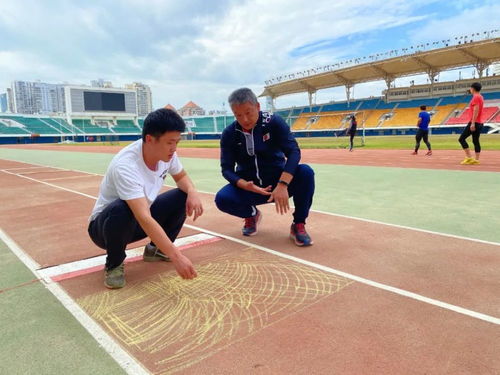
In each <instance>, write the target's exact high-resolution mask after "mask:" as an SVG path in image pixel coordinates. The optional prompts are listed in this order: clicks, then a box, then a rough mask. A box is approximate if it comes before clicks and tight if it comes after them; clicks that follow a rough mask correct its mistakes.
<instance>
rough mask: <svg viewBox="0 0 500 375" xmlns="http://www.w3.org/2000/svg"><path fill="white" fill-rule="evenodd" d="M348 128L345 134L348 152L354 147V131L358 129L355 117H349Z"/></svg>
mask: <svg viewBox="0 0 500 375" xmlns="http://www.w3.org/2000/svg"><path fill="white" fill-rule="evenodd" d="M350 120H351V121H350V122H351V124H350V126H349V129H347V134H349V151H352V149H353V147H354V142H353V140H354V136H355V135H356V129H357V128H358V122H357V121H356V116H354V115H351V118H350Z"/></svg>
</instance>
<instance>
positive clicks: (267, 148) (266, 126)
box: [221, 111, 300, 187]
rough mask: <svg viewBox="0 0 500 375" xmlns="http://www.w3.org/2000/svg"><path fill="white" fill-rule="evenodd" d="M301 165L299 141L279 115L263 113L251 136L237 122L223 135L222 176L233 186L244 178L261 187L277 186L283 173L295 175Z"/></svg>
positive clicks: (225, 130)
mask: <svg viewBox="0 0 500 375" xmlns="http://www.w3.org/2000/svg"><path fill="white" fill-rule="evenodd" d="M285 157H286V159H285ZM299 161H300V149H299V146H298V144H297V141H296V140H295V137H294V136H293V134H292V133H291V131H290V127H289V126H288V125H287V123H286V122H285V121H284V120H283V119H282V118H281V117H279V116H277V115H273V114H270V113H268V112H262V111H261V112H260V113H259V119H258V121H257V124H256V126H255V127H254V128H253V129H252V131H251V133H245V132H244V131H243V129H242V128H241V126H240V125H239V124H238V122H237V121H234V122H233V123H232V124H231V125H229V126H228V127H227V128H226V129H224V131H223V132H222V137H221V168H222V175H223V176H224V178H225V179H226V180H228V181H229V183H231V184H232V185H236V182H237V181H238V180H239V179H240V178H243V179H244V180H247V181H253V182H254V184H256V185H259V186H261V187H266V186H268V185H273V186H274V185H276V183H277V182H278V179H279V177H280V175H281V173H282V172H283V171H285V172H288V173H290V174H292V175H294V174H295V171H296V169H297V165H298V164H299Z"/></svg>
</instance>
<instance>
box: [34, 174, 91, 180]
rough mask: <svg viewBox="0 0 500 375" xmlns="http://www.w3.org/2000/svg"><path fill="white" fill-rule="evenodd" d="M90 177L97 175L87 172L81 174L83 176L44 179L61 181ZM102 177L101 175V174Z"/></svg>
mask: <svg viewBox="0 0 500 375" xmlns="http://www.w3.org/2000/svg"><path fill="white" fill-rule="evenodd" d="M90 177H95V176H94V175H91V174H87V175H81V176H69V177H54V178H44V179H43V181H60V180H71V179H75V178H90ZM99 177H101V176H99Z"/></svg>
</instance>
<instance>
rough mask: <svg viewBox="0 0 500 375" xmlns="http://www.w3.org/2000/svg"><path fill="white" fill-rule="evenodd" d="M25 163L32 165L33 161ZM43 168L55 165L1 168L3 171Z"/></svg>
mask: <svg viewBox="0 0 500 375" xmlns="http://www.w3.org/2000/svg"><path fill="white" fill-rule="evenodd" d="M3 160H9V161H17V160H11V159H3ZM19 163H24V162H19ZM26 164H32V165H34V164H33V163H26ZM43 168H55V167H50V166H47V165H41V164H39V165H36V166H34V167H16V168H3V169H2V170H3V171H18V170H20V169H21V170H24V169H43Z"/></svg>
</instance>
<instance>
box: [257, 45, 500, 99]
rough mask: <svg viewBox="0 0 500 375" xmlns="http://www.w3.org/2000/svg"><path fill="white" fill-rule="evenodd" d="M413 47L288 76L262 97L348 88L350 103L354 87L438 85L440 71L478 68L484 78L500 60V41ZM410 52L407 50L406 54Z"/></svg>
mask: <svg viewBox="0 0 500 375" xmlns="http://www.w3.org/2000/svg"><path fill="white" fill-rule="evenodd" d="M436 43H437V42H436ZM427 45H428V44H427ZM413 48H414V47H411V49H412V50H414V51H415V52H414V53H410V54H403V55H399V56H397V57H392V58H391V57H389V58H382V59H380V60H379V59H378V58H379V56H382V57H384V56H390V55H392V54H397V53H398V51H396V50H394V51H389V52H387V53H385V54H377V55H372V56H369V58H370V59H371V60H372V61H369V62H366V63H363V62H362V61H363V60H365V59H367V58H366V57H365V58H361V59H353V60H350V61H347V62H345V63H340V64H335V65H327V66H325V67H321V68H315V69H309V70H305V71H303V72H298V73H294V74H285V75H282V76H281V77H277V78H274V79H273V80H270V81H266V86H265V87H264V91H263V92H262V94H260V96H270V97H272V98H276V97H279V96H282V95H289V94H295V93H302V92H307V93H309V98H310V99H309V100H311V95H312V94H313V93H315V92H316V91H317V90H320V89H326V88H331V87H338V86H345V87H346V91H347V99H348V100H349V91H350V88H351V87H352V86H353V85H355V84H358V83H362V82H369V81H379V80H385V81H386V83H387V86H388V87H389V85H390V83H391V82H392V81H394V79H396V78H399V77H404V76H411V75H417V74H428V75H429V77H430V78H431V82H434V78H435V77H436V76H437V74H438V73H439V72H441V71H445V70H450V69H453V68H460V67H466V66H474V67H476V68H477V70H478V72H479V76H480V77H481V76H482V73H483V71H484V69H485V68H486V67H488V66H489V65H490V64H492V63H494V62H497V61H500V38H492V39H486V40H481V41H477V42H472V41H465V40H464V41H462V42H459V43H458V44H456V45H453V46H446V47H443V48H437V49H430V50H425V45H424V44H422V45H420V46H416V47H415V49H413ZM408 50H409V49H406V48H405V49H403V51H404V52H406V51H408ZM353 62H354V64H353ZM342 65H344V66H345V67H344V66H342ZM346 65H347V66H346ZM337 67H338V68H337ZM332 68H333V69H332ZM275 82H276V83H275Z"/></svg>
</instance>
